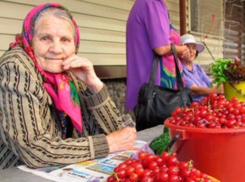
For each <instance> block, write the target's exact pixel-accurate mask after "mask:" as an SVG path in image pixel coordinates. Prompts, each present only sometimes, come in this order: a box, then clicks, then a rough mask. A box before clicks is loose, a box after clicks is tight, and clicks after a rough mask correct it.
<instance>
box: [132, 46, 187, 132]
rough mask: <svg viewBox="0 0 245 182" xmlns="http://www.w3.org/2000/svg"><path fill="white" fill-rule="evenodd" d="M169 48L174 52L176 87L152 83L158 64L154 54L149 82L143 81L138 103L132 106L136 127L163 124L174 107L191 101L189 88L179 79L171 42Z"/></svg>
mask: <svg viewBox="0 0 245 182" xmlns="http://www.w3.org/2000/svg"><path fill="white" fill-rule="evenodd" d="M171 49H172V52H173V54H174V61H175V68H176V82H177V89H171V88H165V87H162V86H157V85H154V83H155V77H156V70H157V65H158V57H157V56H156V57H155V59H154V63H153V68H152V71H151V77H150V82H149V83H144V84H143V85H142V86H141V89H140V92H139V97H138V104H137V105H136V106H135V108H134V113H135V117H136V124H137V125H136V126H138V127H140V125H143V126H147V125H148V127H153V126H156V125H158V124H163V123H164V120H165V119H167V118H168V117H170V116H171V113H172V112H173V111H174V110H175V108H176V107H178V106H180V107H184V106H189V105H190V104H191V102H192V97H191V95H190V90H189V89H188V88H186V87H184V84H183V81H182V79H181V75H180V71H179V65H178V58H177V54H176V50H175V47H174V45H173V44H171ZM147 123H148V124H147ZM141 129H144V128H141ZM138 130H140V129H138Z"/></svg>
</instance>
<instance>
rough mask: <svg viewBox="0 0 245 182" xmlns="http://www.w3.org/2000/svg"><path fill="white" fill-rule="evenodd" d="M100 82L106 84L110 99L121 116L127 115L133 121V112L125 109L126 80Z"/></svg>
mask: <svg viewBox="0 0 245 182" xmlns="http://www.w3.org/2000/svg"><path fill="white" fill-rule="evenodd" d="M102 81H103V82H104V83H105V84H106V86H107V89H108V92H109V94H110V97H111V98H112V100H113V101H114V102H115V104H116V106H117V108H118V110H119V112H120V113H121V114H127V113H129V114H130V115H131V117H132V119H133V120H134V121H135V117H134V113H133V111H129V110H126V109H125V95H126V78H120V79H103V80H102Z"/></svg>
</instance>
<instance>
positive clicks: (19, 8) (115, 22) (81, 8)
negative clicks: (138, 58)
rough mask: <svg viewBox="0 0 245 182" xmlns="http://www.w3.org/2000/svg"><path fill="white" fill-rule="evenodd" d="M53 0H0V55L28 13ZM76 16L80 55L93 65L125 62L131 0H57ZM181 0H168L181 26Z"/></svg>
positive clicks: (175, 18)
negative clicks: (35, 7) (36, 6)
mask: <svg viewBox="0 0 245 182" xmlns="http://www.w3.org/2000/svg"><path fill="white" fill-rule="evenodd" d="M45 2H53V0H35V1H33V0H1V1H0V24H1V26H0V40H1V41H0V55H2V54H3V52H4V51H5V50H6V49H8V46H9V43H10V42H12V41H14V36H15V34H17V33H20V31H21V27H22V22H23V19H24V17H25V16H26V14H27V13H28V12H29V10H30V9H32V8H33V7H34V6H35V5H38V4H41V3H45ZM56 2H58V3H60V4H63V5H64V6H66V7H67V8H68V9H69V10H71V11H72V13H73V14H74V16H75V19H76V21H77V23H78V26H79V28H80V31H81V47H80V50H79V55H81V56H85V57H87V58H88V59H90V60H91V61H92V62H93V63H94V65H96V66H97V65H98V66H99V65H103V66H106V65H123V66H125V65H126V50H125V47H126V46H125V30H126V21H127V18H128V14H129V12H130V9H131V7H132V5H133V3H134V1H132V0H56ZM178 2H179V0H168V6H169V10H170V15H171V20H172V23H173V25H174V26H175V27H176V28H177V29H179V8H178Z"/></svg>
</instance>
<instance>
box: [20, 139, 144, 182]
mask: <svg viewBox="0 0 245 182" xmlns="http://www.w3.org/2000/svg"><path fill="white" fill-rule="evenodd" d="M144 144H146V142H144V141H140V140H136V141H135V146H134V148H133V149H132V150H127V151H122V152H117V153H113V154H109V155H108V156H107V157H105V158H101V159H94V160H89V161H85V162H80V163H76V164H72V165H68V166H66V167H46V168H39V169H30V168H28V167H27V166H25V165H22V166H18V168H19V169H21V170H23V171H26V172H31V173H33V174H35V175H38V176H41V177H43V178H46V179H49V180H53V181H57V182H71V181H72V182H105V181H106V180H107V178H108V177H109V176H110V175H111V174H112V172H113V169H114V168H115V167H116V166H117V165H118V164H120V163H121V162H123V161H124V160H126V159H128V158H130V157H132V156H133V155H134V154H135V153H136V152H137V151H138V150H139V149H140V148H141V147H142V146H143V145H144Z"/></svg>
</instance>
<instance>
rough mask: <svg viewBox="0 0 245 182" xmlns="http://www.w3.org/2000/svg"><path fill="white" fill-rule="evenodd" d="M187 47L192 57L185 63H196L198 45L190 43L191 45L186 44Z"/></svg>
mask: <svg viewBox="0 0 245 182" xmlns="http://www.w3.org/2000/svg"><path fill="white" fill-rule="evenodd" d="M185 45H186V46H187V47H188V49H189V50H190V56H189V58H186V60H185V61H194V60H195V59H196V53H197V49H196V44H194V43H190V44H185Z"/></svg>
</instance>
